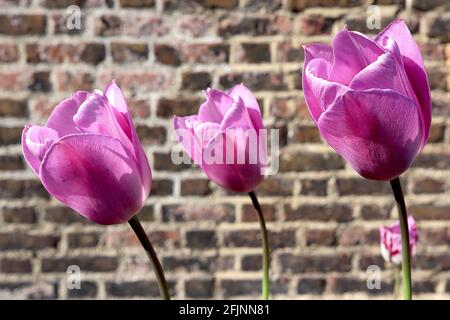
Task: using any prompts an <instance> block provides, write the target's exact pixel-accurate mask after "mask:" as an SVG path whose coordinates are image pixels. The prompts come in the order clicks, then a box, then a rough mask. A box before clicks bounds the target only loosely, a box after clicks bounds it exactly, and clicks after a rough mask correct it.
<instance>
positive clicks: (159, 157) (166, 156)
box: [153, 152, 193, 172]
mask: <svg viewBox="0 0 450 320" xmlns="http://www.w3.org/2000/svg"><path fill="white" fill-rule="evenodd" d="M192 162H193V161H192ZM192 167H193V165H192V164H185V163H180V164H178V165H176V164H175V163H174V162H173V161H172V156H171V154H170V153H162V152H155V153H154V154H153V169H155V170H157V171H174V172H179V171H184V170H187V169H191V168H192Z"/></svg>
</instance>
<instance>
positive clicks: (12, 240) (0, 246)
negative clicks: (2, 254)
mask: <svg viewBox="0 0 450 320" xmlns="http://www.w3.org/2000/svg"><path fill="white" fill-rule="evenodd" d="M58 243H59V236H56V235H34V234H26V233H23V232H14V233H5V232H2V233H0V250H3V251H6V250H40V249H46V248H56V247H57V246H58Z"/></svg>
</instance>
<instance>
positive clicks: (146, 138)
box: [136, 124, 167, 145]
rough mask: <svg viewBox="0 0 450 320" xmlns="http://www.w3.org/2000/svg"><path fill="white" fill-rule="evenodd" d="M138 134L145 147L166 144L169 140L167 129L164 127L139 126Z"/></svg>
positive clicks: (137, 128) (137, 127)
mask: <svg viewBox="0 0 450 320" xmlns="http://www.w3.org/2000/svg"><path fill="white" fill-rule="evenodd" d="M136 132H137V134H138V136H139V138H140V140H141V143H142V144H144V145H154V144H164V142H165V141H166V139H167V132H166V128H165V127H163V126H152V127H149V126H144V125H139V124H138V125H137V126H136Z"/></svg>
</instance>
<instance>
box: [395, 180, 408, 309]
mask: <svg viewBox="0 0 450 320" xmlns="http://www.w3.org/2000/svg"><path fill="white" fill-rule="evenodd" d="M391 187H392V191H393V192H394V197H395V202H396V203H397V209H398V214H399V220H400V232H401V237H402V277H403V281H402V284H403V300H412V291H411V252H410V251H411V247H410V244H409V227H408V213H407V211H406V204H405V198H404V196H403V191H402V185H401V183H400V178H399V177H397V178H395V179H393V180H391Z"/></svg>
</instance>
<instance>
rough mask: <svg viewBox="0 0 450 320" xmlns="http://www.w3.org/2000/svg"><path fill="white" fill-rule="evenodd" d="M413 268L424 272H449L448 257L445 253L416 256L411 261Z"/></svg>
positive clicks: (449, 262)
mask: <svg viewBox="0 0 450 320" xmlns="http://www.w3.org/2000/svg"><path fill="white" fill-rule="evenodd" d="M413 266H414V267H415V268H418V269H424V270H439V271H441V272H442V271H446V270H450V255H449V254H447V253H439V254H431V253H430V254H417V255H416V257H415V258H414V260H413Z"/></svg>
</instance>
